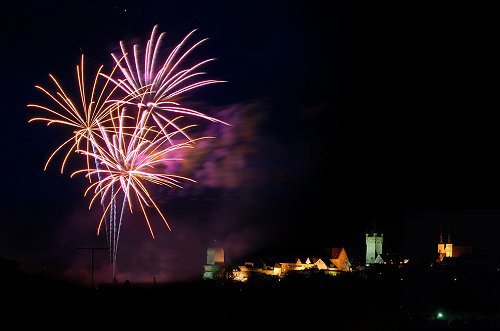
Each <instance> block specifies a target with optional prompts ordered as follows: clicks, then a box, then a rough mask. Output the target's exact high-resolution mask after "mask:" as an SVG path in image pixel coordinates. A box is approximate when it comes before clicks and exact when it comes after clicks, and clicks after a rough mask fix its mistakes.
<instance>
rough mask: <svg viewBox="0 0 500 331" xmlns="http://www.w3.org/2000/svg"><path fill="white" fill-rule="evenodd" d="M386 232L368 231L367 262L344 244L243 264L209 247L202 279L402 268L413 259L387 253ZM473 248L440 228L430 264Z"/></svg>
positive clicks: (446, 262) (467, 253)
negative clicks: (355, 260) (353, 257)
mask: <svg viewBox="0 0 500 331" xmlns="http://www.w3.org/2000/svg"><path fill="white" fill-rule="evenodd" d="M383 245H384V234H383V233H381V232H377V230H376V227H375V226H373V228H372V230H371V231H369V232H367V233H365V259H364V263H357V264H356V263H353V262H351V260H350V259H349V255H348V252H347V250H346V248H345V247H344V246H338V247H328V248H324V249H323V250H322V251H321V252H316V253H313V254H311V255H304V256H297V257H295V258H293V259H285V260H280V259H279V258H275V259H274V260H272V259H268V261H264V260H263V259H262V258H257V259H255V260H248V261H244V262H243V263H240V264H227V263H225V255H224V247H209V248H208V249H207V264H206V265H204V269H203V279H205V280H213V279H225V280H231V281H236V282H246V281H248V280H249V279H250V278H252V277H256V276H259V277H261V276H268V277H274V278H276V279H278V280H279V279H280V278H282V277H285V276H287V275H290V274H294V273H295V274H301V273H302V274H304V273H311V272H317V273H321V274H324V275H328V276H333V277H335V276H341V275H343V274H346V273H352V272H360V273H363V272H365V271H367V270H370V268H371V269H373V268H374V267H376V266H390V267H393V268H394V267H396V268H403V267H404V266H405V265H407V264H408V263H409V262H410V259H409V258H406V257H404V256H402V255H398V254H392V253H384V249H383ZM471 254H472V249H471V247H470V246H468V245H459V244H456V243H453V242H452V240H451V231H450V229H448V238H447V241H446V242H445V241H444V240H443V229H442V227H441V232H440V237H439V242H438V243H437V251H436V258H435V260H433V261H429V262H430V265H431V266H433V265H434V264H438V265H449V264H453V263H454V262H453V261H455V260H456V259H460V258H461V257H463V256H470V255H471Z"/></svg>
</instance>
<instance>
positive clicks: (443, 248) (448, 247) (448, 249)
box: [437, 224, 453, 262]
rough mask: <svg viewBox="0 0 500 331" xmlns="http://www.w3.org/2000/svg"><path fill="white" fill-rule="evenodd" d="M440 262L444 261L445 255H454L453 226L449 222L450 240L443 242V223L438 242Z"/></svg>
mask: <svg viewBox="0 0 500 331" xmlns="http://www.w3.org/2000/svg"><path fill="white" fill-rule="evenodd" d="M438 254H439V256H438V259H437V261H438V262H442V261H443V260H444V258H445V257H453V244H452V243H451V226H450V225H449V224H448V241H447V242H446V243H444V242H443V225H442V224H441V232H440V234H439V243H438Z"/></svg>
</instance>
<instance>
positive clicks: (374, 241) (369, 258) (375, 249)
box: [366, 225, 384, 264]
mask: <svg viewBox="0 0 500 331" xmlns="http://www.w3.org/2000/svg"><path fill="white" fill-rule="evenodd" d="M383 243H384V234H382V233H381V234H380V235H379V234H378V233H377V230H376V229H375V225H374V226H373V229H372V231H371V233H367V234H366V264H372V263H375V259H376V258H377V256H379V255H381V254H382V245H383Z"/></svg>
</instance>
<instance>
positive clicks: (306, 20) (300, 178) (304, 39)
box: [0, 1, 500, 258]
mask: <svg viewBox="0 0 500 331" xmlns="http://www.w3.org/2000/svg"><path fill="white" fill-rule="evenodd" d="M1 12H2V20H1V23H0V24H1V27H2V34H3V40H2V43H3V46H4V47H2V53H1V55H0V56H1V62H0V63H2V78H3V87H2V90H1V91H0V93H1V94H2V100H3V102H2V110H3V112H2V116H3V124H4V125H3V130H2V131H1V133H0V134H1V135H2V139H1V140H0V141H1V144H2V147H3V151H4V157H3V160H2V162H1V166H2V173H3V174H4V177H3V190H2V200H1V201H2V204H1V222H0V255H6V256H14V257H16V256H23V257H24V258H26V256H30V255H32V256H42V257H43V256H50V254H53V252H54V250H61V249H65V247H60V246H57V245H54V244H53V242H54V238H57V237H58V232H59V231H60V229H61V228H62V227H63V222H64V220H66V219H68V218H72V217H73V215H74V213H75V210H78V211H79V213H80V212H81V213H82V214H81V215H82V216H81V217H82V219H84V218H86V217H91V214H85V213H86V212H85V208H84V207H85V205H86V203H87V201H86V200H84V199H82V197H81V195H82V189H81V187H82V186H81V185H82V182H81V181H80V182H79V181H78V180H70V179H69V178H68V177H67V176H61V175H59V174H58V173H57V171H56V169H55V167H54V168H52V169H51V170H49V171H48V172H45V173H44V172H43V171H42V166H43V163H44V161H45V159H46V157H47V155H48V154H49V151H50V150H51V149H52V148H53V146H55V144H56V143H57V142H58V141H60V139H61V136H60V135H59V134H60V133H61V132H60V131H57V130H49V129H47V128H44V127H42V126H41V125H28V124H27V120H28V118H29V117H30V112H29V111H28V110H27V109H26V107H25V105H26V104H27V103H30V102H35V101H39V100H40V99H41V98H40V96H39V95H37V93H36V92H35V90H34V88H33V84H35V83H42V84H46V83H47V82H48V80H47V74H48V73H49V72H54V73H56V74H57V76H58V77H59V78H61V80H63V81H66V82H70V83H72V82H73V81H72V79H73V70H74V65H75V64H76V62H77V60H78V57H79V55H80V52H84V53H85V54H86V56H88V58H89V59H91V60H90V61H91V62H90V63H91V64H94V65H95V64H97V63H106V61H108V62H109V61H110V58H109V53H110V52H111V51H113V50H116V45H117V42H118V41H119V40H122V39H124V40H132V41H135V40H137V41H141V42H142V41H144V39H145V38H146V36H147V35H148V34H149V32H150V30H151V28H152V26H153V25H155V24H159V25H160V30H161V31H167V32H168V34H169V36H172V38H174V39H175V40H178V39H179V38H180V37H181V36H183V35H185V34H186V33H187V32H188V31H190V30H191V29H193V28H199V29H200V35H202V36H208V37H210V38H211V39H210V41H209V43H208V44H207V47H206V48H204V49H203V54H207V56H215V57H217V58H218V60H217V62H216V63H214V64H213V65H212V66H211V67H210V70H209V71H210V73H211V75H212V76H214V77H217V78H222V79H227V80H228V81H229V83H228V84H225V85H224V86H217V87H213V88H211V89H210V91H208V90H207V91H204V92H201V94H200V97H203V98H205V100H204V102H206V103H207V104H209V105H211V106H213V107H225V106H227V105H231V104H241V103H243V104H244V103H250V102H258V103H259V104H261V105H263V106H262V110H261V111H262V112H263V117H262V118H263V119H262V121H261V122H260V123H259V127H258V129H257V132H258V134H259V140H258V144H257V147H258V148H257V151H256V153H255V154H254V155H253V156H252V158H253V159H254V162H253V165H252V168H255V167H258V168H259V169H260V171H261V172H262V173H263V174H265V177H266V178H274V179H273V180H269V181H265V182H264V183H262V184H259V185H258V186H255V187H252V188H251V189H248V188H247V187H245V188H242V189H240V190H238V189H236V190H233V191H231V194H229V196H228V194H227V192H226V191H225V192H224V193H221V192H218V191H217V190H215V191H214V190H207V191H206V192H205V193H204V196H203V197H201V198H200V200H202V202H199V205H196V204H194V205H195V206H196V207H195V208H193V209H190V208H189V206H190V202H189V201H190V200H187V201H186V202H179V201H176V202H175V206H172V205H169V204H168V203H167V204H166V205H165V209H166V210H169V211H171V213H173V215H176V213H177V214H179V215H183V214H182V212H181V211H184V212H185V210H187V209H190V212H191V213H197V212H199V214H202V213H205V212H207V211H208V210H209V211H210V212H211V213H212V214H217V210H224V211H227V210H230V212H228V213H227V214H223V215H221V216H220V218H224V217H226V218H227V219H226V220H224V221H223V222H222V221H221V222H219V223H217V222H211V221H207V220H206V219H205V218H204V216H202V215H199V214H198V215H195V216H193V215H191V216H192V217H193V218H194V219H196V220H195V221H192V220H191V221H190V222H191V223H190V224H192V225H194V226H195V227H196V228H198V229H199V231H200V232H201V233H203V234H204V235H203V236H202V239H200V240H201V242H202V243H205V242H208V241H209V240H212V239H216V238H222V237H225V236H227V234H228V233H229V232H231V231H235V229H245V231H246V230H248V231H250V232H251V233H254V234H255V233H256V234H258V235H255V238H256V239H255V240H254V241H252V242H251V244H250V246H251V248H250V249H246V250H245V253H246V252H248V253H253V252H259V251H266V250H267V251H269V250H270V249H274V248H276V247H280V248H283V247H292V246H293V247H307V246H312V245H317V244H318V243H321V244H322V243H330V242H338V241H344V242H347V243H349V245H350V246H351V247H352V251H353V252H354V253H353V254H361V251H362V247H363V232H364V231H365V230H366V228H367V227H368V226H370V224H371V223H372V222H373V221H374V220H376V221H377V224H378V226H379V228H381V229H382V230H383V231H384V233H385V234H386V235H385V238H386V243H387V246H386V247H387V248H388V249H389V250H392V251H399V252H401V253H403V254H409V255H412V256H418V255H423V256H430V255H431V254H432V253H433V251H434V248H435V246H434V241H435V240H436V236H437V235H438V231H439V224H440V223H444V224H448V223H451V224H452V229H453V233H454V235H456V237H454V238H457V240H460V241H463V242H466V243H471V244H473V247H478V249H479V250H480V251H482V252H485V253H486V252H490V253H491V250H492V249H493V247H494V246H495V244H494V240H495V235H496V231H498V230H499V226H498V218H499V216H500V215H499V214H500V212H499V210H500V209H499V202H498V201H499V194H498V193H497V192H498V189H497V188H498V186H499V184H500V178H499V175H498V169H499V163H498V161H497V159H498V158H497V146H498V142H499V138H500V137H499V133H498V132H499V131H498V121H497V120H498V115H497V112H498V106H497V103H498V102H497V101H496V98H495V97H494V90H495V87H496V86H497V85H498V84H496V83H495V84H491V79H494V78H495V77H496V72H497V71H498V70H497V69H496V68H497V65H494V66H493V59H494V54H496V53H493V49H494V48H495V47H494V44H495V43H494V38H493V37H494V34H493V32H492V31H494V30H495V29H494V26H493V25H494V24H493V23H492V21H491V20H489V19H488V18H487V17H484V19H482V16H477V15H484V14H483V12H477V13H476V12H475V11H474V10H472V9H470V8H459V7H445V6H442V7H440V8H437V7H433V8H429V7H424V6H423V5H422V7H415V8H402V7H401V8H398V7H390V8H383V7H380V6H379V5H376V6H375V5H374V6H373V7H370V8H362V10H361V11H360V13H359V15H358V14H356V15H354V14H353V9H352V8H351V6H350V5H349V4H346V3H345V2H336V3H334V4H333V6H331V8H328V9H327V7H325V5H324V4H323V3H322V2H314V1H303V2H300V1H295V2H283V3H279V4H278V3H277V2H276V3H275V2H273V3H272V4H270V3H267V1H247V2H237V1H215V2H206V1H200V2H191V1H182V2H178V1H139V2H138V1H134V2H109V4H107V3H105V2H100V3H98V4H96V3H90V2H88V3H87V2H83V3H78V4H76V3H75V4H66V3H63V2H60V3H59V2H51V1H49V2H43V4H42V3H41V2H37V1H26V2H23V3H22V4H18V3H11V4H2V5H1ZM264 105H265V106H264ZM249 171H251V170H250V169H249ZM276 178H278V179H277V180H276ZM186 205H187V206H186ZM206 205H210V207H206ZM179 231H181V230H179ZM243 232H244V231H243ZM245 233H246V232H245ZM181 234H182V233H181ZM91 235H93V233H92V234H89V238H90V237H91ZM88 240H91V239H88Z"/></svg>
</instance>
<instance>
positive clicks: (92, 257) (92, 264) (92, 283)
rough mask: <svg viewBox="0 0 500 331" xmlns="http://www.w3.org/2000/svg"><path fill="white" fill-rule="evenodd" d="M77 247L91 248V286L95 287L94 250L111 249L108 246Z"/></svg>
mask: <svg viewBox="0 0 500 331" xmlns="http://www.w3.org/2000/svg"><path fill="white" fill-rule="evenodd" d="M76 249H84V250H90V288H94V250H109V248H108V247H77V248H76Z"/></svg>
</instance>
